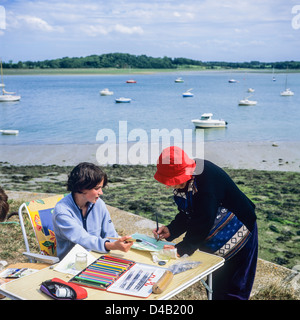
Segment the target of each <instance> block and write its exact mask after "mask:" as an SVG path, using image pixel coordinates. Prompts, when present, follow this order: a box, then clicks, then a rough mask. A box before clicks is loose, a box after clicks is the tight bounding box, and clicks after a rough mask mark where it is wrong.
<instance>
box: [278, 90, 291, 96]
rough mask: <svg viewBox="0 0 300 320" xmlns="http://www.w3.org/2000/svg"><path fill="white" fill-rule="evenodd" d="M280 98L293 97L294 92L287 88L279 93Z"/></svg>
mask: <svg viewBox="0 0 300 320" xmlns="http://www.w3.org/2000/svg"><path fill="white" fill-rule="evenodd" d="M280 95H281V96H293V95H294V92H293V91H292V90H291V89H289V88H286V89H285V90H284V91H282V92H281V93H280Z"/></svg>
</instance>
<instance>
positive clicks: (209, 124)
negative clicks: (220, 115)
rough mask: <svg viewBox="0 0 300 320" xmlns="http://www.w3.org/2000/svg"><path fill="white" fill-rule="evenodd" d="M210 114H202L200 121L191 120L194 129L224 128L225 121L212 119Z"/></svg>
mask: <svg viewBox="0 0 300 320" xmlns="http://www.w3.org/2000/svg"><path fill="white" fill-rule="evenodd" d="M212 116H213V114H212V113H203V114H202V115H201V118H200V119H194V120H192V122H193V124H194V126H195V127H196V128H225V127H226V126H227V124H228V123H227V121H225V120H223V119H220V120H217V119H212Z"/></svg>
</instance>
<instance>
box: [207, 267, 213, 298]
mask: <svg viewBox="0 0 300 320" xmlns="http://www.w3.org/2000/svg"><path fill="white" fill-rule="evenodd" d="M208 287H209V289H208V300H212V273H210V274H209V275H208Z"/></svg>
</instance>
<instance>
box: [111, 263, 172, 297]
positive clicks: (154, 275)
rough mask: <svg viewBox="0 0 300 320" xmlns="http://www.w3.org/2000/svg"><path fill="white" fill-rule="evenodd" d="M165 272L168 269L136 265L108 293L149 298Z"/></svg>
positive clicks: (141, 264)
mask: <svg viewBox="0 0 300 320" xmlns="http://www.w3.org/2000/svg"><path fill="white" fill-rule="evenodd" d="M165 271H166V268H161V267H156V266H151V265H147V264H143V263H136V264H135V265H134V266H133V267H131V268H130V269H129V270H128V271H127V272H126V273H125V274H124V275H122V276H121V277H120V278H119V279H118V280H117V281H116V282H115V283H113V284H112V285H111V286H110V287H109V288H108V289H107V291H110V292H115V293H121V294H126V295H130V296H135V297H141V298H147V297H148V296H149V295H150V294H151V293H152V287H153V284H154V283H155V282H157V281H158V280H159V279H160V278H161V277H162V275H163V274H164V272H165Z"/></svg>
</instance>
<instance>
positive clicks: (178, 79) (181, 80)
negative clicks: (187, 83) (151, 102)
mask: <svg viewBox="0 0 300 320" xmlns="http://www.w3.org/2000/svg"><path fill="white" fill-rule="evenodd" d="M175 82H176V83H183V82H184V80H183V79H182V78H177V79H176V80H175Z"/></svg>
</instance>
